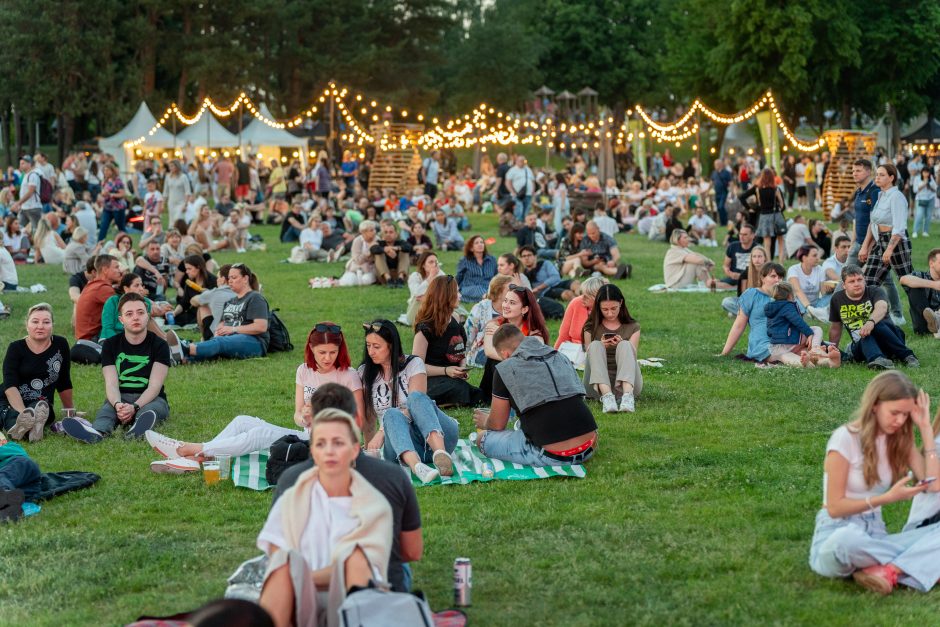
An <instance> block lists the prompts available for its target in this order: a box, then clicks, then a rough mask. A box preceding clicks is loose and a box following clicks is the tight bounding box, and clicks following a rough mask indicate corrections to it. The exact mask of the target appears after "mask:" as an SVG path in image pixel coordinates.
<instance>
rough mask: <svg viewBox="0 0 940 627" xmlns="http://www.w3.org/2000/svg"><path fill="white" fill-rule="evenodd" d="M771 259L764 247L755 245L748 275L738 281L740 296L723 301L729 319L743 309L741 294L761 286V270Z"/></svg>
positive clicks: (722, 304)
mask: <svg viewBox="0 0 940 627" xmlns="http://www.w3.org/2000/svg"><path fill="white" fill-rule="evenodd" d="M769 259H770V256H769V255H768V254H767V251H766V250H765V249H764V247H763V246H759V245H754V246H753V247H752V248H751V255H750V258H749V259H748V262H747V273H743V274H742V275H741V280H740V281H738V295H737V296H726V297H725V298H723V299H722V301H721V308H722V309H724V310H725V311H727V312H728V317H729V318H734V317H735V316H737V315H738V309H740V308H741V307H740V300H741V294H743V293H744V290H746V289H747V288H749V287H757V286H759V285H760V269H761V268H763V267H764V264H765V263H767V261H768V260H769Z"/></svg>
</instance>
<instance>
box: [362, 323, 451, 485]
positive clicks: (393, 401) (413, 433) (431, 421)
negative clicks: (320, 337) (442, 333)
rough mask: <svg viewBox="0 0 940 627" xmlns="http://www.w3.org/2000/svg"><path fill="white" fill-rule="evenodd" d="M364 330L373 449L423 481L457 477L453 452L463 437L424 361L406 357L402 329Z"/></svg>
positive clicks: (365, 385) (387, 326)
mask: <svg viewBox="0 0 940 627" xmlns="http://www.w3.org/2000/svg"><path fill="white" fill-rule="evenodd" d="M363 327H364V328H365V331H366V345H365V354H364V355H363V356H362V365H361V366H359V376H360V378H361V379H362V384H363V395H364V396H366V397H368V400H367V401H366V402H365V405H366V420H365V430H366V437H367V438H368V441H369V444H368V447H367V448H370V449H378V448H382V447H383V446H384V448H385V451H384V457H385V459H387V460H396V461H398V462H401V463H404V464H406V465H407V466H408V467H409V468H410V469H411V470H412V471H413V472H414V473H415V475H417V476H418V479H420V480H421V482H422V483H430V482H432V481H434V480H435V479H437V477H438V476H439V475H443V476H445V477H449V476H451V475H453V474H454V460H453V458H452V457H451V456H450V453H451V452H452V451H453V450H454V448H456V446H457V438H458V437H459V432H458V425H457V421H456V420H454V419H453V418H451V417H450V416H448V415H446V414H445V413H444V412H442V411H441V410H440V409H438V407H437V405H436V404H435V403H434V401H432V400H431V399H430V397H428V395H427V389H428V375H427V371H426V369H425V365H424V360H422V359H421V358H420V357H416V356H413V355H405V354H403V352H402V348H401V338H400V337H399V335H398V330H397V329H396V328H395V325H394V324H392V323H391V322H389V321H388V320H375V321H373V322H371V323H369V324H364V325H363ZM376 427H378V432H375V429H376ZM371 433H374V435H371V436H370V434H371ZM430 463H433V464H434V466H435V468H431V467H430V466H428V464H430Z"/></svg>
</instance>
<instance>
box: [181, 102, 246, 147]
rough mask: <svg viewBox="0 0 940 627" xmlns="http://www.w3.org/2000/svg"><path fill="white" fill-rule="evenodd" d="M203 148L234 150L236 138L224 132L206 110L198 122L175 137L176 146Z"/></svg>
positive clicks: (223, 128) (236, 142)
mask: <svg viewBox="0 0 940 627" xmlns="http://www.w3.org/2000/svg"><path fill="white" fill-rule="evenodd" d="M187 143H188V144H189V145H190V146H203V147H205V148H236V147H237V146H238V136H237V135H233V134H232V133H230V132H228V131H227V130H225V127H224V126H222V125H221V124H219V121H218V120H216V119H215V116H214V115H212V113H210V112H209V110H208V109H206V110H205V111H203V113H202V116H201V117H200V118H199V121H198V122H196V123H195V124H192V125H190V126H189V127H187V128H186V130H184V131H183V132H182V133H180V134H178V135H177V136H176V144H177V146H183V145H185V144H187Z"/></svg>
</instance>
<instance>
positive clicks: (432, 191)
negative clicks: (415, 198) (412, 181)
mask: <svg viewBox="0 0 940 627" xmlns="http://www.w3.org/2000/svg"><path fill="white" fill-rule="evenodd" d="M440 161H441V153H440V151H438V150H435V151H434V152H432V153H431V156H430V157H428V158H427V159H425V160H424V163H422V164H421V173H422V175H423V176H424V193H425V194H426V195H427V196H428V198H430V199H431V201H432V202H433V201H434V199H435V198H437V182H438V180H439V178H440V176H441V163H440Z"/></svg>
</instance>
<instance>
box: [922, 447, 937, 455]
mask: <svg viewBox="0 0 940 627" xmlns="http://www.w3.org/2000/svg"><path fill="white" fill-rule="evenodd" d="M924 455H926V456H927V457H930V456H931V455H933V456H934V457H936V456H937V449H936V448H925V449H924Z"/></svg>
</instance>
